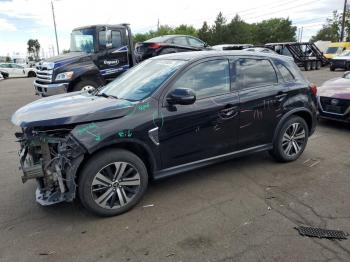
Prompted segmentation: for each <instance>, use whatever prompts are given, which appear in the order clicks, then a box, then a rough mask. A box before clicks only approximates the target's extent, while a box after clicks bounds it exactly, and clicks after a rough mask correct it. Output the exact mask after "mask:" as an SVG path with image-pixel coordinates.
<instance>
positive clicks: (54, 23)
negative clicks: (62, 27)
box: [51, 0, 60, 55]
mask: <svg viewBox="0 0 350 262" xmlns="http://www.w3.org/2000/svg"><path fill="white" fill-rule="evenodd" d="M51 8H52V17H53V26H54V27H55V36H56V46H57V55H59V54H60V49H59V48H58V39H57V30H56V19H55V10H54V9H53V2H52V0H51Z"/></svg>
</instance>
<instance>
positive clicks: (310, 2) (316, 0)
mask: <svg viewBox="0 0 350 262" xmlns="http://www.w3.org/2000/svg"><path fill="white" fill-rule="evenodd" d="M315 2H319V0H313V1H309V2H306V3H303V4H301V5H296V6H292V7H289V8H284V9H280V10H277V11H275V12H269V13H265V14H262V15H259V16H251V17H248V18H245V19H246V20H250V19H253V18H259V17H264V16H269V15H272V14H276V13H279V12H281V11H285V10H291V9H295V8H298V7H301V6H305V5H309V4H312V3H315Z"/></svg>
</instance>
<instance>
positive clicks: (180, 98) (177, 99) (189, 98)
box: [166, 88, 196, 105]
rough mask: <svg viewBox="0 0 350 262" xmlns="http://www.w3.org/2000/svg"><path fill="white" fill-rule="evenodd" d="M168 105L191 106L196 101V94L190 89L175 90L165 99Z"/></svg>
mask: <svg viewBox="0 0 350 262" xmlns="http://www.w3.org/2000/svg"><path fill="white" fill-rule="evenodd" d="M166 101H167V102H168V104H170V105H191V104H193V103H194V102H195V101H196V94H195V93H194V91H193V90H192V89H190V88H176V89H174V90H172V91H171V92H170V93H169V94H168V95H167V97H166Z"/></svg>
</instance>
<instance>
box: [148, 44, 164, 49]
mask: <svg viewBox="0 0 350 262" xmlns="http://www.w3.org/2000/svg"><path fill="white" fill-rule="evenodd" d="M160 47H161V45H160V44H158V43H153V44H150V45H149V46H148V48H151V49H158V48H160Z"/></svg>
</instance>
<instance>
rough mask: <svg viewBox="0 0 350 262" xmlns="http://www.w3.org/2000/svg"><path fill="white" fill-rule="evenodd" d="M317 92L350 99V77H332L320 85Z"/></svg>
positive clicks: (320, 94)
mask: <svg viewBox="0 0 350 262" xmlns="http://www.w3.org/2000/svg"><path fill="white" fill-rule="evenodd" d="M317 93H318V95H319V96H324V97H332V98H337V99H350V79H346V78H342V77H339V78H334V79H331V80H329V81H327V82H325V83H324V84H323V85H322V86H321V87H319V88H318V90H317Z"/></svg>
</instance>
